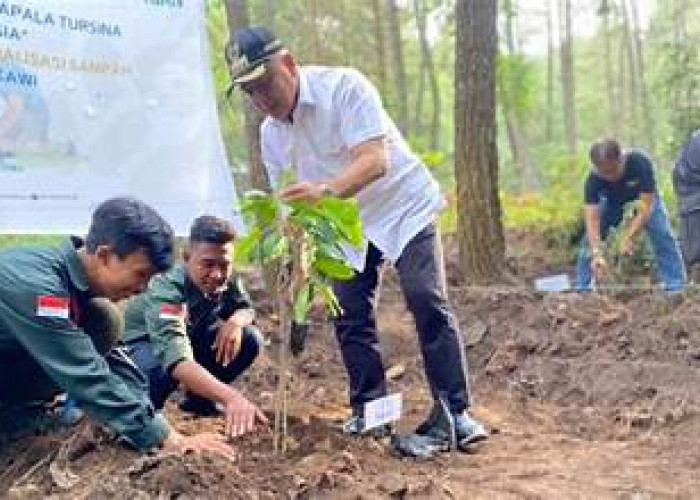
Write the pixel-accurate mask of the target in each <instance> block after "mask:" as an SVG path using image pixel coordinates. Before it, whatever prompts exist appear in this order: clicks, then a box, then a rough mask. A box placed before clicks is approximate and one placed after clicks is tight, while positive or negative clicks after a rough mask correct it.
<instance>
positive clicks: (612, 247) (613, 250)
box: [602, 202, 655, 285]
mask: <svg viewBox="0 0 700 500" xmlns="http://www.w3.org/2000/svg"><path fill="white" fill-rule="evenodd" d="M638 210H639V202H634V203H628V204H627V205H625V211H624V214H623V217H622V222H621V223H620V225H619V226H617V227H615V228H612V229H610V231H609V232H608V235H607V237H606V238H605V241H604V242H603V245H602V250H603V257H604V258H605V261H606V262H607V263H608V267H609V271H610V273H609V274H610V275H609V278H608V283H606V284H612V285H626V284H633V283H634V282H635V281H639V278H640V277H642V276H643V277H649V276H650V275H651V272H652V270H653V267H654V262H655V259H654V252H653V250H652V247H651V243H650V242H649V239H648V238H647V237H646V234H643V235H641V237H640V238H641V240H640V241H638V242H637V244H636V245H635V246H634V253H633V254H632V255H625V254H623V253H622V243H623V241H624V238H625V235H626V234H627V228H628V227H629V223H630V221H631V220H632V219H634V217H635V216H636V215H637V212H638Z"/></svg>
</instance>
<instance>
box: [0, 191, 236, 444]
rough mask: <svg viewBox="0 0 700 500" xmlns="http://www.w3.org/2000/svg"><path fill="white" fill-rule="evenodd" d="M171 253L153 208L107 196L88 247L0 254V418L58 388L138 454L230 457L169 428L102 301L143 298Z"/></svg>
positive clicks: (72, 244)
mask: <svg viewBox="0 0 700 500" xmlns="http://www.w3.org/2000/svg"><path fill="white" fill-rule="evenodd" d="M172 248H173V245H172V230H171V228H170V226H168V224H167V223H166V222H165V221H164V220H163V219H162V218H161V217H160V216H159V215H158V214H157V213H156V212H155V211H154V210H153V209H152V208H150V207H149V206H147V205H146V204H144V203H142V202H140V201H138V200H135V199H132V198H114V199H111V200H108V201H105V202H104V203H102V204H101V205H100V206H99V207H98V208H97V210H96V211H95V213H94V214H93V216H92V222H91V225H90V229H89V231H88V234H87V237H86V239H85V241H82V240H81V239H79V238H71V240H70V241H67V242H66V243H65V244H63V245H62V246H61V247H58V248H19V249H13V250H9V251H5V252H3V253H0V365H1V366H2V367H3V373H4V374H5V375H4V376H3V377H0V416H2V414H3V413H5V414H6V415H7V414H12V412H13V409H16V408H17V407H23V406H24V407H26V406H28V405H32V404H33V405H37V404H41V403H47V404H48V403H50V402H51V400H52V399H53V398H54V396H56V395H57V394H59V393H61V392H65V393H67V394H68V395H69V396H70V397H71V398H72V399H74V400H75V401H76V402H77V403H78V405H79V406H80V407H81V408H83V409H84V410H86V411H87V413H88V414H89V415H91V416H93V417H94V418H96V419H97V420H99V421H101V422H102V423H104V424H105V425H107V426H108V427H110V428H111V429H112V430H114V431H115V432H117V433H118V434H120V435H121V436H122V437H124V438H125V439H126V440H127V441H128V442H130V443H131V444H132V445H133V446H135V447H136V448H138V449H139V450H144V451H145V450H149V449H152V448H157V447H162V448H164V449H165V450H168V451H175V452H185V451H188V450H194V451H199V450H205V451H213V452H216V453H220V454H223V455H227V456H231V455H232V453H233V450H232V448H231V447H229V446H228V445H226V444H225V443H224V442H223V441H221V440H220V439H218V438H216V437H215V436H212V435H199V436H191V437H186V436H183V435H181V434H179V433H178V432H176V431H175V430H174V429H172V428H171V427H170V426H169V425H168V423H167V421H166V420H165V418H164V417H163V416H162V415H161V414H160V413H157V412H156V411H155V409H154V408H153V405H152V404H151V403H150V401H149V399H148V393H147V392H146V381H145V379H144V377H143V374H142V373H141V372H140V371H139V370H138V368H137V367H136V366H135V365H134V364H133V363H132V362H131V361H130V360H129V358H128V357H127V356H126V354H125V353H123V351H122V350H120V349H119V348H117V347H114V346H115V343H116V341H117V339H118V337H119V336H120V331H119V330H120V319H119V315H118V313H117V312H115V309H114V306H113V305H111V304H109V302H108V301H107V300H104V299H109V300H110V301H118V300H122V299H125V298H127V297H129V296H131V295H133V294H136V293H139V292H142V291H143V290H144V289H145V287H146V284H147V283H148V280H149V279H150V278H151V277H152V276H153V275H154V274H155V273H158V272H162V271H165V270H166V269H168V268H170V266H171V263H172V254H173V250H172ZM100 298H102V299H103V300H100ZM0 422H2V419H0ZM2 430H3V429H2V428H0V431H2Z"/></svg>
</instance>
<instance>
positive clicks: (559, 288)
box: [535, 274, 571, 292]
mask: <svg viewBox="0 0 700 500" xmlns="http://www.w3.org/2000/svg"><path fill="white" fill-rule="evenodd" d="M535 290H537V291H538V292H568V291H569V290H571V282H570V281H569V276H568V275H566V274H555V275H554V276H544V277H542V278H538V279H536V280H535Z"/></svg>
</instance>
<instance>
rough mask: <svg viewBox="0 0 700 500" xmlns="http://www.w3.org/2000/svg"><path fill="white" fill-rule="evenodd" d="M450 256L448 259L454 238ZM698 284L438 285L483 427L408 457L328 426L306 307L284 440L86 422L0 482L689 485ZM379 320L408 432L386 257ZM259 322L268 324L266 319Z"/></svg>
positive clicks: (590, 489)
mask: <svg viewBox="0 0 700 500" xmlns="http://www.w3.org/2000/svg"><path fill="white" fill-rule="evenodd" d="M448 255H450V256H451V257H450V259H449V260H450V262H453V260H454V255H456V254H455V252H454V251H452V252H451V253H450V252H448ZM539 258H540V257H539V256H538V257H537V259H530V260H525V262H526V264H524V265H523V264H522V262H523V261H522V260H520V261H518V263H517V265H516V266H515V270H516V274H518V275H520V276H525V277H527V278H528V280H529V279H530V278H531V277H532V276H535V275H537V273H538V272H539V271H538V267H539V264H537V262H538V261H539ZM528 262H534V263H535V264H534V267H532V266H531V267H528V265H529V264H527V263H528ZM523 266H524V267H523ZM540 269H541V268H540ZM449 270H450V273H449V274H450V276H451V278H452V279H450V282H451V283H452V284H454V283H456V282H458V281H459V280H458V279H457V277H458V275H457V271H456V269H455V266H454V265H452V264H451V265H450V266H449ZM549 270H550V269H546V270H545V271H546V272H547V271H549ZM698 298H699V297H698V294H697V292H687V293H686V294H684V295H664V294H658V293H657V294H654V293H651V292H644V293H641V292H635V293H630V292H628V293H624V294H623V293H619V294H617V295H598V294H583V295H581V294H575V293H570V294H552V295H546V296H545V295H538V294H536V293H534V292H530V291H525V290H524V289H522V288H517V289H513V290H511V291H507V290H492V291H488V290H482V291H474V290H465V289H460V288H459V287H457V286H452V287H451V296H450V299H451V301H452V304H453V306H454V311H455V312H456V314H457V316H458V317H459V319H460V322H461V324H462V327H463V330H464V331H465V333H466V337H467V341H468V343H470V344H472V346H471V347H470V348H469V350H468V357H469V362H470V376H471V384H472V388H473V391H474V394H475V396H476V405H475V407H474V408H473V413H474V414H475V415H476V416H478V418H480V419H481V420H482V421H483V422H485V423H486V424H487V425H488V427H489V429H490V430H491V432H492V436H491V437H490V439H489V440H488V441H487V442H486V443H484V444H483V445H482V446H480V447H479V448H477V449H475V450H472V452H471V453H462V452H454V453H449V454H444V455H442V456H440V457H439V458H438V459H437V460H434V461H424V462H421V461H416V460H412V459H400V458H397V457H396V456H395V455H394V454H393V452H392V451H391V450H390V448H389V447H388V446H387V444H386V443H383V442H380V441H375V440H373V439H370V438H363V439H353V438H349V437H346V436H343V435H342V434H341V433H340V432H339V431H338V429H337V424H338V422H340V421H342V419H343V418H344V417H346V416H347V414H348V409H347V405H346V398H347V394H346V378H345V373H344V370H343V368H342V364H341V361H340V356H339V352H338V350H337V347H336V345H335V339H334V338H333V335H332V331H331V329H330V327H329V326H328V325H327V324H324V323H322V322H319V323H318V324H316V325H315V326H314V328H313V332H312V337H311V338H310V340H309V345H308V347H307V350H306V352H305V353H304V354H303V355H302V357H301V358H300V359H298V360H295V361H293V363H292V367H291V374H292V377H293V382H292V384H291V388H290V390H291V398H290V400H291V406H290V414H291V438H290V441H289V446H290V451H289V452H288V454H287V456H285V457H277V456H274V455H273V454H272V453H271V448H272V444H271V436H270V434H269V433H268V434H262V435H254V436H249V437H246V438H243V439H241V440H239V441H238V442H237V444H236V446H237V450H238V453H237V460H236V461H235V462H227V461H225V460H223V459H220V458H215V457H208V456H186V457H176V456H148V457H141V456H139V455H137V454H135V453H134V452H132V451H129V450H128V449H126V448H125V447H123V446H122V445H120V444H119V443H116V442H114V441H113V440H109V439H105V438H100V437H94V436H93V437H92V438H83V439H82V443H81V445H80V446H73V450H74V452H73V453H72V454H70V456H67V457H63V459H62V460H58V459H57V458H56V457H55V456H54V453H55V450H56V449H57V448H58V447H59V446H60V445H61V444H62V443H65V442H66V439H68V437H67V436H65V435H64V436H56V435H54V436H37V437H30V438H25V439H22V440H21V441H19V442H17V443H14V444H13V445H11V446H10V447H8V448H7V449H5V450H3V451H2V452H1V453H0V492H4V494H5V495H8V496H12V497H15V498H47V497H48V498H66V499H68V498H70V499H77V498H124V499H127V498H128V499H146V498H183V499H184V498H246V499H249V498H260V499H273V498H332V499H342V498H489V499H492V498H504V499H508V498H557V499H559V498H596V499H597V498H629V499H647V498H697V497H700V446H699V445H698V443H699V441H698V439H699V438H698V436H699V435H700V394H699V392H698V387H700V302H699V301H698ZM379 322H380V330H381V337H382V342H383V345H384V349H385V361H386V367H387V369H389V368H391V369H392V373H398V376H397V377H396V378H394V379H393V380H391V381H390V386H391V389H392V391H401V392H402V393H403V396H404V406H405V416H404V418H403V420H402V421H401V422H400V424H399V427H400V429H401V430H403V431H409V430H410V429H411V428H413V426H415V425H416V424H417V423H418V422H419V421H420V420H421V419H422V418H423V417H424V416H425V415H426V413H427V411H428V409H429V405H430V397H429V394H428V391H427V388H426V385H425V381H424V375H423V371H422V362H421V359H420V356H419V355H418V353H419V350H418V346H417V341H416V336H415V333H414V330H413V325H412V321H411V318H410V315H409V314H408V313H407V312H406V310H405V307H404V304H403V299H402V297H401V294H400V291H399V290H398V288H397V286H396V281H395V278H394V277H393V276H392V274H391V273H388V275H387V276H386V277H385V280H384V283H383V289H382V293H381V300H380V305H379ZM263 326H265V327H266V328H267V329H268V330H272V329H273V323H272V322H271V321H270V320H269V318H268V319H267V321H264V322H263ZM274 350H275V346H274V345H273V346H272V349H271V350H270V352H271V353H273V352H274ZM392 367H393V368H392ZM275 380H276V370H275V367H274V363H273V361H272V360H271V357H270V356H269V355H266V356H264V357H263V359H262V360H261V361H260V362H259V363H257V364H256V366H255V367H254V368H253V369H252V370H250V372H249V373H248V374H246V375H245V376H244V377H243V379H242V380H241V381H240V383H238V387H240V388H241V390H242V391H244V392H245V393H246V394H247V395H248V396H249V397H250V398H251V399H253V400H255V401H257V402H258V403H259V404H260V405H261V406H262V407H263V408H264V409H266V410H269V411H272V408H273V395H274V387H275ZM168 416H169V418H171V420H173V421H174V422H175V425H176V426H177V427H178V428H179V429H181V430H182V431H183V432H186V433H194V432H200V431H203V430H209V431H212V432H221V431H222V423H221V422H220V421H219V420H218V419H192V418H190V417H187V416H186V415H183V414H182V413H180V412H179V410H178V409H177V408H176V406H175V405H172V406H171V407H169V408H168ZM74 434H75V433H74ZM73 439H76V438H75V436H74V437H73ZM52 461H53V463H54V466H52V467H51V468H50V467H49V463H51V462H52ZM62 474H63V475H62ZM66 474H67V475H68V476H69V478H71V480H69V481H65V480H64V479H65V477H64V476H65V475H66ZM71 474H72V475H71ZM10 488H12V489H10Z"/></svg>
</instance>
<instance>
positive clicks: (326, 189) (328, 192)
mask: <svg viewBox="0 0 700 500" xmlns="http://www.w3.org/2000/svg"><path fill="white" fill-rule="evenodd" d="M321 194H322V195H323V196H334V197H337V196H338V193H336V192H335V189H333V188H332V187H331V185H330V184H321Z"/></svg>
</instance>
